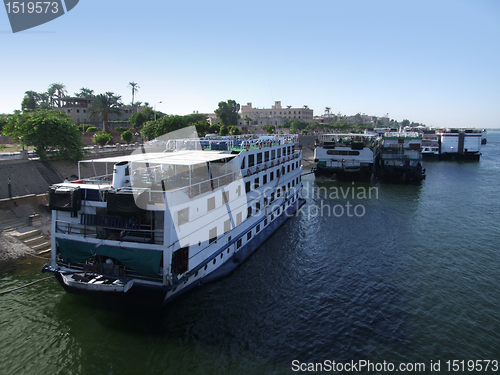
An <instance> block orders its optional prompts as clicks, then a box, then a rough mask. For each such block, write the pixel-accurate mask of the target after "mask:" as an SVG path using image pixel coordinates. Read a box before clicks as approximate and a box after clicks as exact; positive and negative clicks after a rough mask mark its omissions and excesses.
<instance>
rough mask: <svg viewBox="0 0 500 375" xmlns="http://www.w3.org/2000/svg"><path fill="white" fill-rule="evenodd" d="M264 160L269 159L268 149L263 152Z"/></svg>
mask: <svg viewBox="0 0 500 375" xmlns="http://www.w3.org/2000/svg"><path fill="white" fill-rule="evenodd" d="M264 161H265V162H266V163H267V162H268V161H269V151H266V152H264Z"/></svg>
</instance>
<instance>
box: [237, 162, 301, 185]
mask: <svg viewBox="0 0 500 375" xmlns="http://www.w3.org/2000/svg"><path fill="white" fill-rule="evenodd" d="M298 167H299V162H298V161H297V162H295V163H291V164H288V165H287V167H286V168H285V167H284V166H283V167H281V168H280V169H276V178H279V177H280V175H282V174H285V173H290V171H293V170H295V168H298ZM268 175H269V182H271V181H273V180H274V171H272V172H270V173H269V174H267V173H266V174H264V175H262V184H263V185H265V184H267V183H268V177H267V176H268ZM259 186H260V177H256V178H255V179H254V180H253V185H252V181H247V182H246V183H245V192H246V193H249V192H250V191H251V190H252V188H253V189H257V188H258V187H259Z"/></svg>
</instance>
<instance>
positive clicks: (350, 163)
mask: <svg viewBox="0 0 500 375" xmlns="http://www.w3.org/2000/svg"><path fill="white" fill-rule="evenodd" d="M376 138H377V135H371V134H341V133H340V134H322V135H320V136H319V139H318V141H317V144H316V147H315V148H314V161H315V163H316V166H315V174H316V175H321V174H325V175H335V176H336V177H337V179H339V180H368V181H369V180H370V179H371V178H373V176H374V172H375V169H374V165H375V158H376V153H377V145H378V142H377V139H376Z"/></svg>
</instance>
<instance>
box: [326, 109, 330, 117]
mask: <svg viewBox="0 0 500 375" xmlns="http://www.w3.org/2000/svg"><path fill="white" fill-rule="evenodd" d="M330 110H331V108H330V107H325V113H326V115H327V116H328V117H330Z"/></svg>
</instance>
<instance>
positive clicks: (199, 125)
mask: <svg viewBox="0 0 500 375" xmlns="http://www.w3.org/2000/svg"><path fill="white" fill-rule="evenodd" d="M192 125H194V126H195V127H196V132H197V133H198V136H199V137H204V136H205V135H206V134H207V133H208V129H209V128H210V124H209V123H208V122H207V121H206V120H203V121H198V122H195V123H194V124H192Z"/></svg>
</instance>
